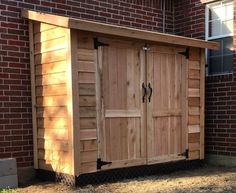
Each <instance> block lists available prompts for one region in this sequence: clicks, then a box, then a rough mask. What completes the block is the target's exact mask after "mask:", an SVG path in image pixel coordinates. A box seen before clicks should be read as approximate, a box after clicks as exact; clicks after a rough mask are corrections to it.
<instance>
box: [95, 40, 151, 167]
mask: <svg viewBox="0 0 236 193" xmlns="http://www.w3.org/2000/svg"><path fill="white" fill-rule="evenodd" d="M99 41H101V42H102V43H106V44H108V45H109V46H102V47H99V49H98V64H99V69H98V71H99V76H100V78H101V79H100V84H99V85H100V90H101V94H100V95H101V99H102V100H101V107H100V108H101V120H102V121H101V122H102V123H101V125H100V128H99V130H100V131H99V132H98V135H99V155H98V157H99V158H101V161H105V162H112V163H111V164H107V165H103V166H102V167H101V169H108V168H118V167H127V166H133V165H142V164H146V148H145V147H146V135H145V126H144V119H145V116H144V115H143V105H145V103H142V100H141V99H142V86H141V85H142V83H143V82H144V71H143V66H142V65H143V62H142V61H144V60H142V57H141V55H140V54H141V52H140V51H141V50H142V49H141V48H142V46H141V45H138V44H137V43H135V42H131V41H130V42H126V41H116V40H108V39H99ZM98 100H99V99H98Z"/></svg>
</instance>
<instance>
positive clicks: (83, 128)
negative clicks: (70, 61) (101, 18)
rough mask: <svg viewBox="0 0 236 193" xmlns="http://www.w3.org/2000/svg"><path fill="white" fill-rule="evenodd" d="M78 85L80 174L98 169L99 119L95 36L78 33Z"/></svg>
mask: <svg viewBox="0 0 236 193" xmlns="http://www.w3.org/2000/svg"><path fill="white" fill-rule="evenodd" d="M77 54H78V60H77V65H78V85H79V117H78V118H79V128H80V133H79V139H78V140H79V141H80V158H79V161H80V168H79V171H80V174H81V173H88V172H93V171H96V161H97V153H98V147H97V120H96V85H95V83H96V76H95V71H96V67H95V65H96V51H95V50H94V45H93V36H92V34H89V33H88V32H82V31H80V32H79V33H78V49H77Z"/></svg>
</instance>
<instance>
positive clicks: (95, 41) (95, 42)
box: [93, 38, 109, 50]
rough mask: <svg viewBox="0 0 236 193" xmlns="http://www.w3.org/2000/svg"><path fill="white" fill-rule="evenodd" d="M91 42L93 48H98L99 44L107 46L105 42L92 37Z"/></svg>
mask: <svg viewBox="0 0 236 193" xmlns="http://www.w3.org/2000/svg"><path fill="white" fill-rule="evenodd" d="M93 43H94V49H96V50H97V49H98V47H100V46H109V44H105V43H103V42H99V41H98V38H94V39H93Z"/></svg>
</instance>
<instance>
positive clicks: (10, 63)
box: [0, 0, 173, 167]
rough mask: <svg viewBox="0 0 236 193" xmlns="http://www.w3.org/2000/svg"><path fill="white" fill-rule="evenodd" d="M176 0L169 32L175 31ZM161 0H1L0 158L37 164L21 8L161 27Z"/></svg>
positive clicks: (168, 20)
mask: <svg viewBox="0 0 236 193" xmlns="http://www.w3.org/2000/svg"><path fill="white" fill-rule="evenodd" d="M171 2H172V1H169V3H168V4H167V5H168V6H167V7H166V8H167V10H166V32H169V33H172V32H173V15H172V10H171V9H170V7H171ZM162 7H163V3H162V1H161V0H158V1H156V0H155V1H153V0H149V1H147V0H120V1H118V0H80V1H77V0H1V1H0V158H4V157H15V158H16V159H17V165H18V167H28V166H32V165H33V145H32V120H31V97H30V96H31V93H30V92H31V91H30V69H29V67H30V66H29V42H28V39H29V38H28V21H27V20H25V19H22V18H21V17H20V11H21V9H22V8H25V9H32V10H38V11H43V12H50V13H54V14H58V15H64V16H72V17H76V18H83V19H88V20H95V21H99V22H105V23H112V24H116V25H123V26H129V27H134V28H142V29H148V30H154V31H162V27H163V23H162V21H163V15H162Z"/></svg>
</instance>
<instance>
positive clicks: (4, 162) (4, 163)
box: [0, 158, 17, 177]
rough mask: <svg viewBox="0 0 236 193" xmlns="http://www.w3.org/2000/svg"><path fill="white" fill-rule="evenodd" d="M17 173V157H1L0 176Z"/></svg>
mask: <svg viewBox="0 0 236 193" xmlns="http://www.w3.org/2000/svg"><path fill="white" fill-rule="evenodd" d="M15 174H17V169H16V159H15V158H6V159H0V177H1V176H9V175H15Z"/></svg>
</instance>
